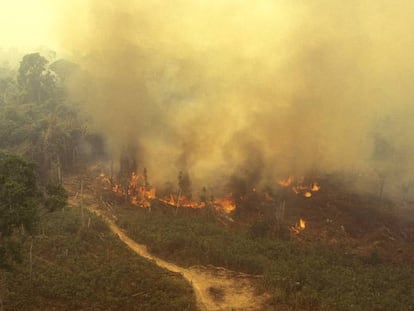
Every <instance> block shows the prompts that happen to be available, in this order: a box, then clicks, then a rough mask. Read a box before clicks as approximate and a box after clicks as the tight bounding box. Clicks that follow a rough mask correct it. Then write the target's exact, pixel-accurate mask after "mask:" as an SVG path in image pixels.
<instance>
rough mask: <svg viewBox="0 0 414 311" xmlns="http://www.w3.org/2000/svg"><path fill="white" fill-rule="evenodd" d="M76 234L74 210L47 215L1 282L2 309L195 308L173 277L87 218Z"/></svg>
mask: <svg viewBox="0 0 414 311" xmlns="http://www.w3.org/2000/svg"><path fill="white" fill-rule="evenodd" d="M87 218H88V219H89V218H90V220H89V221H90V225H89V227H85V228H84V229H82V230H80V217H79V210H78V209H66V210H65V211H64V212H62V211H58V212H54V213H47V214H46V215H45V216H44V217H42V224H41V225H40V226H39V232H38V234H37V235H35V236H34V238H33V267H32V273H31V276H30V267H29V257H28V254H29V248H30V244H31V242H30V239H29V238H28V239H27V240H26V242H25V244H24V246H23V255H24V258H23V262H22V264H20V265H16V266H15V267H14V269H13V270H12V271H10V272H7V273H4V275H5V278H6V289H7V290H6V294H5V295H3V298H4V304H5V310H196V307H195V297H194V294H193V290H192V288H191V286H190V284H188V283H187V282H185V281H184V279H183V278H182V277H181V276H180V275H178V274H174V273H171V272H168V271H165V270H163V269H161V268H159V267H157V266H156V265H155V264H153V263H152V262H149V261H147V260H144V259H142V258H140V257H139V256H137V255H136V254H134V253H133V252H132V251H130V250H129V249H127V248H126V246H124V244H122V242H121V241H119V240H118V238H117V237H115V236H114V235H113V234H112V233H111V232H110V231H109V230H108V228H107V227H106V225H105V224H104V223H103V222H102V221H101V220H100V219H98V218H96V217H95V216H93V215H88V216H87Z"/></svg>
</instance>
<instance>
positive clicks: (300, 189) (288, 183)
mask: <svg viewBox="0 0 414 311" xmlns="http://www.w3.org/2000/svg"><path fill="white" fill-rule="evenodd" d="M304 180H305V178H304V177H303V176H302V177H300V178H298V179H297V181H296V184H295V185H293V183H294V182H295V178H294V177H293V176H289V177H288V178H287V179H281V180H279V181H278V182H277V184H278V185H279V186H281V187H284V188H287V187H291V189H292V191H293V192H294V193H296V194H301V195H303V196H304V197H305V198H310V197H312V192H316V191H319V190H320V189H321V186H320V185H319V183H317V182H313V183H311V184H310V185H305V184H303V183H304Z"/></svg>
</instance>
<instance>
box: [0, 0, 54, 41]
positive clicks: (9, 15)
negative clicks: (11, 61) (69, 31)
mask: <svg viewBox="0 0 414 311" xmlns="http://www.w3.org/2000/svg"><path fill="white" fill-rule="evenodd" d="M52 3H53V1H51V0H13V1H11V0H0V38H1V40H0V42H1V46H2V47H3V48H9V47H18V48H22V49H27V48H36V47H38V46H40V45H52V46H54V45H55V44H54V43H53V38H52V29H53V24H54V22H55V21H54V18H55V16H56V14H54V9H55V6H53V5H52Z"/></svg>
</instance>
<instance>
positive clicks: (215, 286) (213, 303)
mask: <svg viewBox="0 0 414 311" xmlns="http://www.w3.org/2000/svg"><path fill="white" fill-rule="evenodd" d="M83 202H84V206H85V207H86V208H87V209H88V210H89V211H90V212H93V213H95V214H97V215H98V216H100V217H101V218H102V219H103V220H104V221H105V222H106V224H107V225H108V226H109V228H110V229H111V231H112V232H113V233H114V234H116V235H118V237H119V238H120V240H121V241H123V242H124V243H125V244H126V245H127V246H128V247H129V248H130V249H132V250H133V251H134V252H135V253H137V254H138V255H139V256H142V257H144V258H147V259H148V260H151V261H154V262H155V263H156V264H157V265H158V266H160V267H162V268H164V269H167V270H169V271H172V272H176V273H180V274H182V275H183V277H184V278H185V279H187V280H188V281H189V282H190V284H191V285H192V286H193V288H194V292H195V295H196V300H197V305H198V308H199V309H200V310H203V311H204V310H208V311H209V310H212V311H214V310H263V306H264V303H265V300H266V298H267V296H266V295H257V294H256V293H255V288H254V286H253V279H254V276H251V275H248V274H243V273H239V272H234V271H230V270H227V269H224V268H217V267H213V266H193V267H189V268H184V267H180V266H177V265H175V264H173V263H170V262H167V261H165V260H163V259H161V258H158V257H156V256H154V255H152V254H150V253H149V252H148V250H147V248H146V246H145V245H142V244H138V243H136V242H135V241H134V240H132V239H131V238H129V237H128V236H127V235H126V234H125V232H124V231H123V230H122V229H121V228H119V227H118V226H117V225H116V224H115V222H114V221H113V220H112V219H110V218H109V217H108V216H107V215H105V213H103V212H102V210H101V209H100V206H99V204H98V203H96V201H95V200H94V198H93V197H92V196H87V195H86V196H85V195H84V197H83ZM69 203H70V204H71V205H72V206H79V203H80V200H79V198H76V196H71V197H70V198H69Z"/></svg>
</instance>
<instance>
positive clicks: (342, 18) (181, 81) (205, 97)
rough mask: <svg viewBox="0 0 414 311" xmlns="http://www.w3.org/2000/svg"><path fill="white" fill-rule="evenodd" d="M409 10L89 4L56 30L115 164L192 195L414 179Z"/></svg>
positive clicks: (232, 2) (344, 4) (334, 1)
mask: <svg viewBox="0 0 414 311" xmlns="http://www.w3.org/2000/svg"><path fill="white" fill-rule="evenodd" d="M413 10H414V3H413V2H412V1H405V0H397V1H392V2H390V1H385V0H366V1H356V0H351V1H339V0H329V1H328V0H314V1H287V0H286V1H282V0H280V1H277V0H259V1H236V0H227V1H221V0H220V1H219V0H210V1H202V0H174V1H126V0H122V1H116V2H115V1H102V0H96V1H93V0H89V1H81V2H80V1H79V2H76V1H75V2H70V3H68V4H67V5H66V7H65V9H64V10H63V11H62V12H63V13H62V18H61V21H62V23H61V24H60V26H59V28H58V29H59V34H60V37H61V39H62V45H63V46H64V48H65V49H66V50H69V51H71V52H72V55H73V57H74V58H75V59H76V61H77V62H78V63H79V64H80V65H81V66H82V68H83V69H84V70H85V72H87V75H84V76H83V77H80V78H79V79H78V80H77V83H76V87H75V90H76V93H77V94H82V96H83V100H85V104H84V108H85V111H87V112H88V113H90V114H91V115H93V121H94V124H95V125H96V126H97V127H98V128H99V129H100V130H101V131H102V132H103V133H104V134H105V135H106V137H107V140H108V144H109V145H110V148H111V150H112V152H113V153H114V155H116V154H117V153H119V152H122V150H123V149H122V147H123V146H125V145H128V144H133V145H135V146H137V149H136V150H137V155H136V156H137V159H138V164H139V165H140V166H147V167H148V169H149V172H150V174H151V175H152V176H154V178H159V179H160V180H175V178H176V175H177V172H178V171H179V170H188V171H189V172H190V173H191V176H192V178H193V180H195V181H196V182H198V183H199V184H202V183H210V184H211V183H216V182H217V180H218V178H222V177H226V176H229V175H232V174H239V175H242V176H245V177H246V178H252V179H254V182H255V183H258V182H260V181H269V180H272V178H274V177H275V176H276V175H284V174H286V175H289V174H303V173H306V172H309V171H310V170H313V171H316V170H318V171H333V170H345V171H378V170H389V171H390V172H394V173H396V172H399V174H400V173H401V174H402V172H407V168H409V169H411V168H412V167H413V166H412V165H411V162H410V161H409V160H407V159H408V158H409V157H410V155H413V153H414V152H413V150H414V148H413V147H414V146H413V145H414V143H413V142H412V134H411V133H413V131H412V130H413V127H414V126H413V125H411V124H412V122H411V119H412V117H413V116H414V105H413V103H412V101H413V100H412V97H413V96H412V91H411V87H412V85H413V82H414V81H413V80H414V75H413V73H414V70H413V58H412V55H413V52H414V32H413V31H412V29H414V20H413V19H412V12H413ZM378 137H379V138H378ZM378 141H385V145H386V147H385V148H388V147H389V148H391V149H392V150H393V152H392V156H389V155H387V156H382V155H381V148H378V146H377V145H378ZM396 158H398V159H399V160H398V159H396ZM402 158H404V159H403V160H401V159H402ZM396 161H398V162H399V163H400V164H399V165H400V166H398V165H397V166H396V165H394V164H393V163H395V162H396ZM402 166H404V169H402ZM387 172H388V171H387ZM394 173H392V174H394ZM387 174H388V173H387ZM389 174H391V173H389ZM392 174H391V175H392ZM403 175H404V178H408V177H407V174H405V173H404V174H403Z"/></svg>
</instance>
